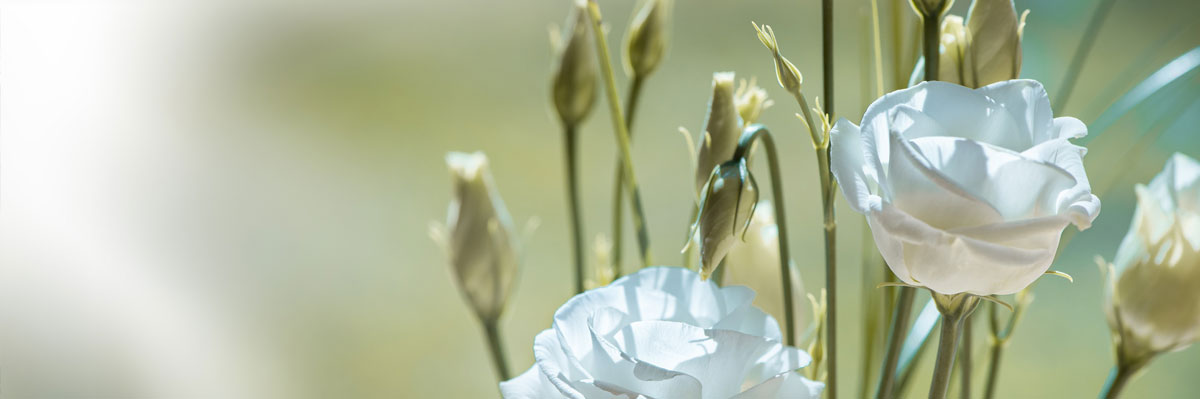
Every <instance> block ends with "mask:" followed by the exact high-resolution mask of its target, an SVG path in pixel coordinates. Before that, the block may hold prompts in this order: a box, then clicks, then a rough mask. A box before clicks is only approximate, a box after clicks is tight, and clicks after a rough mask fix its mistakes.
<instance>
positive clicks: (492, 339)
mask: <svg viewBox="0 0 1200 399" xmlns="http://www.w3.org/2000/svg"><path fill="white" fill-rule="evenodd" d="M483 332H484V334H486V335H487V344H488V350H489V351H490V352H491V353H492V366H494V367H495V368H496V377H497V378H499V379H500V381H507V380H508V379H509V378H512V374H509V373H508V358H507V357H505V356H504V345H503V344H501V342H500V341H501V340H500V326H499V323H498V322H497V321H496V320H491V321H484V322H483Z"/></svg>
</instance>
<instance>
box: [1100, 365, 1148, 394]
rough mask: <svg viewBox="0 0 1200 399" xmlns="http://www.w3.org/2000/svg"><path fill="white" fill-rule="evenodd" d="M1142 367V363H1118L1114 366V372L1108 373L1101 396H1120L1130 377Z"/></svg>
mask: <svg viewBox="0 0 1200 399" xmlns="http://www.w3.org/2000/svg"><path fill="white" fill-rule="evenodd" d="M1140 368H1141V366H1140V365H1130V364H1120V363H1118V364H1117V365H1116V366H1114V367H1113V369H1112V372H1111V373H1109V374H1108V380H1107V381H1105V382H1104V390H1102V391H1100V397H1101V398H1104V399H1116V398H1117V397H1120V396H1121V391H1122V390H1124V389H1125V385H1126V384H1128V383H1129V379H1130V378H1131V377H1133V374H1134V373H1136V372H1137V370H1138V369H1140Z"/></svg>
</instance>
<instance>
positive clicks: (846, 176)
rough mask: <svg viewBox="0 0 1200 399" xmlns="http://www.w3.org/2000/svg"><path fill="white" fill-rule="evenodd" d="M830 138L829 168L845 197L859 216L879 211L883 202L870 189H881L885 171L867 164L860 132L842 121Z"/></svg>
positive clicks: (831, 131) (875, 165) (850, 124)
mask: <svg viewBox="0 0 1200 399" xmlns="http://www.w3.org/2000/svg"><path fill="white" fill-rule="evenodd" d="M829 134H830V137H831V139H830V140H831V145H832V147H830V152H831V154H830V157H829V158H830V159H829V161H830V168H831V169H832V171H833V176H834V177H835V178H837V181H838V186H840V187H841V188H842V195H843V196H845V197H846V201H847V202H849V203H850V207H851V208H854V210H855V211H856V212H858V213H867V212H870V211H871V210H875V209H879V205H880V202H881V199H880V197H879V195H877V194H876V193H872V192H871V186H876V187H878V186H879V177H880V176H881V175H882V174H883V173H882V168H881V167H878V164H877V163H875V162H872V163H870V164H868V163H867V162H866V159H865V158H864V155H865V153H864V152H863V137H862V132H861V130H859V128H858V126H855V125H854V123H851V122H850V121H848V120H846V119H845V118H842V119H839V120H838V121H837V123H835V124H834V125H833V128H832V129H830V131H829Z"/></svg>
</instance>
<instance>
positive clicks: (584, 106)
mask: <svg viewBox="0 0 1200 399" xmlns="http://www.w3.org/2000/svg"><path fill="white" fill-rule="evenodd" d="M552 35H553V34H552ZM551 42H552V44H553V45H554V47H555V51H556V52H557V54H556V57H557V58H556V59H555V66H554V72H553V74H554V75H553V77H552V81H551V96H552V99H553V101H554V110H555V111H556V112H557V113H558V117H559V119H560V120H562V123H563V124H564V125H567V126H575V125H578V124H579V123H580V122H582V121H583V119H584V118H586V117H587V116H588V114H589V113H591V111H592V105H593V104H595V102H596V77H597V76H598V74H597V71H596V54H595V53H594V52H593V51H592V49H591V47H590V46H591V44H592V43H591V42H592V31H591V28H590V27H589V26H588V15H587V3H586V2H585V1H576V2H575V6H574V7H573V8H572V11H571V15H570V16H569V17H568V18H567V25H566V29H565V30H564V31H563V36H562V37H555V36H552V37H551Z"/></svg>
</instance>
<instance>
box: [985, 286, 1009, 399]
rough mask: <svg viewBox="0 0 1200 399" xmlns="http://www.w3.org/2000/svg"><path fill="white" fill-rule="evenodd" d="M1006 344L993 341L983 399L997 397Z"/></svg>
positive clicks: (993, 306) (1000, 341) (993, 310)
mask: <svg viewBox="0 0 1200 399" xmlns="http://www.w3.org/2000/svg"><path fill="white" fill-rule="evenodd" d="M995 309H996V308H995V305H992V312H993V313H994V312H995V311H996V310H995ZM1006 344H1007V343H1006V342H1004V341H1002V340H998V339H993V340H992V342H991V343H990V345H989V346H990V347H991V351H990V352H991V360H990V361H989V362H988V373H987V382H986V383H985V385H984V388H983V399H992V398H994V397H996V380H998V379H999V375H1000V357H1001V355H1003V354H1004V346H1005V345H1006Z"/></svg>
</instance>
